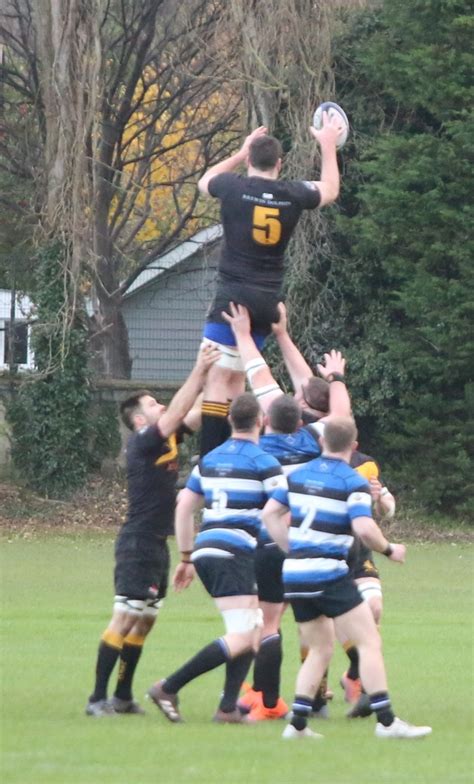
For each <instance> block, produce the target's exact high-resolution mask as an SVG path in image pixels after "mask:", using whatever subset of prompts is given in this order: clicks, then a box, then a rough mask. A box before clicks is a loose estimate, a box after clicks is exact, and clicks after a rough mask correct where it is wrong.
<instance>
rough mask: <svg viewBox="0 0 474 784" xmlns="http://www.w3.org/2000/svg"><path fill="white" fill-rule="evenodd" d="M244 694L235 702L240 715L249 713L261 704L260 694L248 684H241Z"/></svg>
mask: <svg viewBox="0 0 474 784" xmlns="http://www.w3.org/2000/svg"><path fill="white" fill-rule="evenodd" d="M242 689H243V690H244V693H243V694H242V696H241V697H239V699H238V700H237V707H238V708H239V710H240V711H242V713H249V712H250V711H251V710H252V708H254V707H255V706H257V705H260V704H261V703H262V692H261V691H255V689H252V687H251V685H250V684H249V683H243V684H242Z"/></svg>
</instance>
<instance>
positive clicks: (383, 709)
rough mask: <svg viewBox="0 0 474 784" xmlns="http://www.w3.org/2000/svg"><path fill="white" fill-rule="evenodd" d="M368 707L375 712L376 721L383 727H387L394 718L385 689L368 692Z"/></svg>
mask: <svg viewBox="0 0 474 784" xmlns="http://www.w3.org/2000/svg"><path fill="white" fill-rule="evenodd" d="M369 696H370V707H371V708H372V710H373V711H374V713H376V714H377V721H379V722H380V724H383V725H384V727H389V726H390V724H391V723H392V722H393V720H394V718H395V714H394V712H393V710H392V704H391V702H390V697H389V696H388V692H387V691H377V692H375V694H370V695H369Z"/></svg>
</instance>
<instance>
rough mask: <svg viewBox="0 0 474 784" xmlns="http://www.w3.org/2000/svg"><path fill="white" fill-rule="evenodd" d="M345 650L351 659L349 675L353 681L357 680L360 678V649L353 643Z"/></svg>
mask: <svg viewBox="0 0 474 784" xmlns="http://www.w3.org/2000/svg"><path fill="white" fill-rule="evenodd" d="M345 651H346V653H347V656H348V657H349V661H350V665H349V669H348V670H347V677H348V678H350V679H351V681H356V680H357V679H358V678H359V651H358V650H357V648H356V647H355V645H351V646H350V647H349V648H346V649H345Z"/></svg>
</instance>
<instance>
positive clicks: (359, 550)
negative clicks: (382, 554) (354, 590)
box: [347, 539, 380, 580]
mask: <svg viewBox="0 0 474 784" xmlns="http://www.w3.org/2000/svg"><path fill="white" fill-rule="evenodd" d="M347 564H348V566H349V570H350V575H351V577H352V579H353V580H358V579H359V578H360V577H374V578H375V579H376V580H380V574H379V571H378V569H377V567H376V566H375V563H374V560H373V554H372V550H371V549H370V548H369V547H366V545H365V544H363V542H361V540H360V539H356V540H355V541H354V544H353V545H352V547H351V549H350V551H349V558H348V559H347Z"/></svg>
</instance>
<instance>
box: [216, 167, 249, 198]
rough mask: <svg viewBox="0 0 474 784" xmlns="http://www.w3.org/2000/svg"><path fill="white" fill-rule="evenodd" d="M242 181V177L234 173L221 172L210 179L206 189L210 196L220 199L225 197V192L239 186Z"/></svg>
mask: <svg viewBox="0 0 474 784" xmlns="http://www.w3.org/2000/svg"><path fill="white" fill-rule="evenodd" d="M243 180H244V178H243V177H242V175H240V174H235V172H222V173H221V174H216V175H214V177H211V179H210V180H209V183H208V186H207V189H208V191H209V193H210V194H211V196H217V197H220V196H223V195H225V194H226V193H227V191H229V190H231V189H234V188H235V187H236V186H239V184H240V183H242V182H243Z"/></svg>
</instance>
